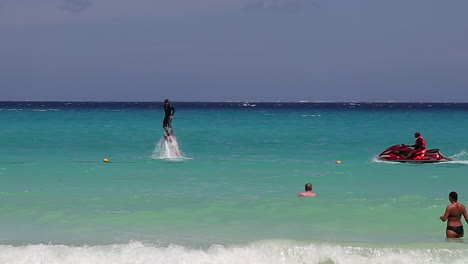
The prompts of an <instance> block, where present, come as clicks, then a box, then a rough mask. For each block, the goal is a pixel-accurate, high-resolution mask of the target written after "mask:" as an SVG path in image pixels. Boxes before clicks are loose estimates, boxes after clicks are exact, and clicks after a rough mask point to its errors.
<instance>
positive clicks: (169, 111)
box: [163, 99, 175, 134]
mask: <svg viewBox="0 0 468 264" xmlns="http://www.w3.org/2000/svg"><path fill="white" fill-rule="evenodd" d="M174 114H175V108H174V106H173V105H172V104H171V103H170V102H169V99H166V100H164V120H163V128H164V130H165V131H166V132H167V133H168V134H169V130H170V128H172V125H171V122H172V118H173V117H174Z"/></svg>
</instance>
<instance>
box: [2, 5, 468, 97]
mask: <svg viewBox="0 0 468 264" xmlns="http://www.w3.org/2000/svg"><path fill="white" fill-rule="evenodd" d="M467 12H468V1H467V0H437V1H436V0H387V1H383V0H360V1H357V0H356V1H354V0H313V1H309V0H0V89H1V93H0V100H92V101H160V100H162V99H164V98H166V97H167V98H170V99H172V100H173V101H299V100H306V101H441V102H447V101H451V102H468V13H467Z"/></svg>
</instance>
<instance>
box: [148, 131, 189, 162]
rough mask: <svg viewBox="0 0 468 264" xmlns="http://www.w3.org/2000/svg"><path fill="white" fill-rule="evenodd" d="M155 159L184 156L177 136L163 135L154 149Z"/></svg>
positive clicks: (153, 156)
mask: <svg viewBox="0 0 468 264" xmlns="http://www.w3.org/2000/svg"><path fill="white" fill-rule="evenodd" d="M151 157H152V158H153V159H180V158H183V156H182V153H181V151H180V149H179V143H178V142H177V138H176V137H175V136H174V135H172V136H166V135H163V136H162V137H161V138H160V139H159V141H158V142H156V144H155V146H154V150H153V155H152V156H151Z"/></svg>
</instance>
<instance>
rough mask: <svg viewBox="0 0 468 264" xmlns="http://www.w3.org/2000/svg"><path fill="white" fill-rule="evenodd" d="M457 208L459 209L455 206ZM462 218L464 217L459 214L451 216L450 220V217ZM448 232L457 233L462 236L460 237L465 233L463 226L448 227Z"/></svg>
mask: <svg viewBox="0 0 468 264" xmlns="http://www.w3.org/2000/svg"><path fill="white" fill-rule="evenodd" d="M455 206H456V207H457V208H458V205H455ZM461 216H462V214H458V215H452V214H451V215H449V218H450V217H461ZM447 230H451V231H453V232H455V233H457V235H458V236H460V237H461V236H463V233H464V232H463V226H462V225H461V226H447Z"/></svg>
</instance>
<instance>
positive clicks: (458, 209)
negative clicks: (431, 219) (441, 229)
mask: <svg viewBox="0 0 468 264" xmlns="http://www.w3.org/2000/svg"><path fill="white" fill-rule="evenodd" d="M449 201H450V204H449V205H447V208H446V209H445V213H444V215H443V216H441V217H440V220H442V222H445V221H447V220H448V221H447V230H446V231H445V234H446V235H447V238H460V237H463V234H464V231H463V224H462V222H461V216H462V215H463V217H464V218H465V221H466V222H467V223H468V216H467V214H466V208H465V206H464V205H463V204H461V203H458V202H457V201H458V194H457V193H456V192H450V193H449Z"/></svg>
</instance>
